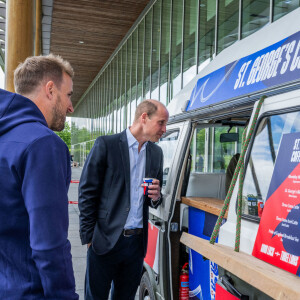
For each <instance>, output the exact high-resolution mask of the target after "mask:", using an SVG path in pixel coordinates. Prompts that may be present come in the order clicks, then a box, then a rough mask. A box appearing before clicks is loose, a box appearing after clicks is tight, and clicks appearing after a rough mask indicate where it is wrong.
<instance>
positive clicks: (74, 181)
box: [71, 180, 79, 183]
mask: <svg viewBox="0 0 300 300" xmlns="http://www.w3.org/2000/svg"><path fill="white" fill-rule="evenodd" d="M71 183H79V180H71Z"/></svg>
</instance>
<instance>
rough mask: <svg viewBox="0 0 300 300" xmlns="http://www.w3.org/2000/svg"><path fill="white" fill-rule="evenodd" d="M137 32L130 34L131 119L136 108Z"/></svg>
mask: <svg viewBox="0 0 300 300" xmlns="http://www.w3.org/2000/svg"><path fill="white" fill-rule="evenodd" d="M137 41H138V34H137V30H135V31H134V32H133V34H132V71H131V72H132V73H131V120H133V119H134V113H135V108H136V72H137V71H136V62H137Z"/></svg>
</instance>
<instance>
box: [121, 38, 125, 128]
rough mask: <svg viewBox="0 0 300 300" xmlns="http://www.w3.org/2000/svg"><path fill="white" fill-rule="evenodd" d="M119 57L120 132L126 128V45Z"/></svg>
mask: <svg viewBox="0 0 300 300" xmlns="http://www.w3.org/2000/svg"><path fill="white" fill-rule="evenodd" d="M120 52H121V53H120V56H121V61H122V64H121V67H122V89H121V131H122V130H124V129H125V128H126V109H125V105H126V86H125V83H126V44H124V46H123V47H122V50H121V51H120Z"/></svg>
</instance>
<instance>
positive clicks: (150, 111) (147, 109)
mask: <svg viewBox="0 0 300 300" xmlns="http://www.w3.org/2000/svg"><path fill="white" fill-rule="evenodd" d="M156 111H157V105H156V104H154V103H153V102H151V101H149V100H144V101H142V102H141V103H140V104H139V105H138V106H137V107H136V110H135V114H134V121H137V120H138V118H139V117H140V116H141V115H142V114H143V113H146V114H147V115H148V117H149V118H151V116H152V115H154V114H155V113H156Z"/></svg>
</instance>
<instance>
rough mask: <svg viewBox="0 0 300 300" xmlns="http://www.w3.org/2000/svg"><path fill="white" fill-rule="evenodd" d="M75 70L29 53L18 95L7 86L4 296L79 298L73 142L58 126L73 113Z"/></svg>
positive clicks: (0, 113) (2, 108) (2, 181)
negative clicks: (71, 198)
mask: <svg viewBox="0 0 300 300" xmlns="http://www.w3.org/2000/svg"><path fill="white" fill-rule="evenodd" d="M72 77H73V69H72V67H71V66H70V64H69V63H68V62H67V61H64V60H63V59H62V58H61V57H59V56H54V55H48V56H44V57H43V56H35V57H29V58H27V59H26V60H25V62H24V63H22V64H20V65H19V66H18V68H17V69H16V71H15V81H14V83H15V89H16V91H17V93H18V94H20V95H18V94H13V93H10V92H7V91H4V90H0V299H22V300H26V299H78V295H77V294H76V293H75V280H74V273H73V268H72V261H71V252H70V250H71V245H70V242H69V241H68V239H67V235H68V223H69V220H68V197H67V192H68V188H69V183H70V179H71V168H70V156H69V151H68V148H67V146H66V144H65V143H64V142H63V141H62V140H61V139H60V138H59V137H58V136H57V135H56V134H55V133H54V132H53V131H52V130H56V131H60V130H62V129H63V128H64V124H65V119H66V114H67V113H72V112H73V106H72V103H71V95H72V91H73V82H72Z"/></svg>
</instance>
